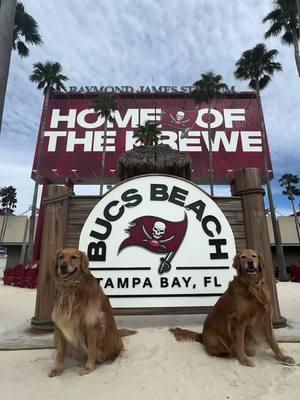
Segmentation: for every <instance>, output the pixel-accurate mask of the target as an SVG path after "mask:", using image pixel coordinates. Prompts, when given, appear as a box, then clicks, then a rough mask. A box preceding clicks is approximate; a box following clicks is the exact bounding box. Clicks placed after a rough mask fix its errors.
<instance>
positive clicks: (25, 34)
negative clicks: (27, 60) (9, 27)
mask: <svg viewBox="0 0 300 400" xmlns="http://www.w3.org/2000/svg"><path fill="white" fill-rule="evenodd" d="M25 43H26V44H31V45H36V46H38V45H41V44H42V43H43V41H42V38H41V35H40V33H39V26H38V24H37V22H36V20H35V19H34V18H33V17H32V16H31V15H30V14H28V13H27V12H26V11H25V8H24V5H23V4H22V3H21V2H19V1H18V2H17V6H16V15H15V27H14V31H13V44H12V46H13V49H14V50H17V51H18V54H19V55H20V56H21V57H27V56H28V55H29V48H28V47H27V46H26V44H25Z"/></svg>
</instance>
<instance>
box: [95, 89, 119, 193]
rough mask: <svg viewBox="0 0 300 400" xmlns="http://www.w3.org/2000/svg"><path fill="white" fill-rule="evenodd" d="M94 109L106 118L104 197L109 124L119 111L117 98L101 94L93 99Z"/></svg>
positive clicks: (103, 155)
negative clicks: (114, 114)
mask: <svg viewBox="0 0 300 400" xmlns="http://www.w3.org/2000/svg"><path fill="white" fill-rule="evenodd" d="M92 107H93V109H94V111H95V113H96V114H97V115H98V116H100V117H102V118H104V138H103V151H102V158H101V168H100V180H101V184H100V196H102V195H103V178H104V169H105V155H106V141H107V123H108V121H112V120H113V119H114V116H113V113H114V112H115V111H116V110H117V109H118V106H117V96H115V95H109V94H107V93H99V94H98V96H97V97H96V98H95V99H93V101H92Z"/></svg>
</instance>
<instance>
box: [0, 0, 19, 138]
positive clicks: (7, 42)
mask: <svg viewBox="0 0 300 400" xmlns="http://www.w3.org/2000/svg"><path fill="white" fill-rule="evenodd" d="M16 2H17V1H16V0H2V1H1V8H0V27H1V28H0V29H1V34H0V54H1V56H0V133H1V126H2V113H3V108H4V99H5V93H6V86H7V78H8V71H9V65H10V58H11V50H12V46H11V43H12V40H13V29H14V21H15V14H16Z"/></svg>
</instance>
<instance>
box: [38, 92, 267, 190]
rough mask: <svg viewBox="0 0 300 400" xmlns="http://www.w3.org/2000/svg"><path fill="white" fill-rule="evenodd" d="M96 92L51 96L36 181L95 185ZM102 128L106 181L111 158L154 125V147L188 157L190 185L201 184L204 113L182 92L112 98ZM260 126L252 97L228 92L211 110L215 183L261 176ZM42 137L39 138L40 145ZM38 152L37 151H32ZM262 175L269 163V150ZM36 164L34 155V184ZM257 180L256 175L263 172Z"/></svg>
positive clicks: (204, 175)
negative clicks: (246, 171)
mask: <svg viewBox="0 0 300 400" xmlns="http://www.w3.org/2000/svg"><path fill="white" fill-rule="evenodd" d="M95 96H96V94H94V93H93V94H76V93H72V94H63V93H56V94H54V95H52V98H51V99H50V100H49V104H48V107H47V112H46V115H45V116H44V115H42V118H44V117H45V118H46V124H45V130H44V144H43V149H42V153H41V157H40V168H39V170H40V176H41V177H42V178H43V179H49V180H50V181H51V182H53V183H64V182H65V180H66V178H67V179H69V180H71V181H72V182H74V183H75V184H78V183H99V177H100V165H101V157H102V154H103V139H104V119H103V118H101V117H98V116H97V115H96V114H95V112H94V111H93V108H92V99H93V98H94V97H95ZM113 117H114V119H113V121H112V122H109V123H108V128H107V145H106V162H105V173H104V179H105V182H106V183H114V182H116V181H117V165H118V157H119V156H120V155H121V154H123V153H124V152H125V151H127V150H130V149H132V148H133V146H135V139H133V134H134V131H135V129H136V128H137V126H138V125H139V124H141V125H143V124H144V123H145V121H148V120H149V121H155V122H156V123H157V124H159V127H160V129H161V131H162V134H161V142H162V143H165V144H168V145H169V146H171V147H172V148H174V149H177V150H179V151H181V152H184V153H187V154H188V155H189V156H190V157H191V159H192V170H193V180H194V181H195V182H197V183H208V176H209V171H208V165H209V163H208V148H209V139H208V109H207V105H206V104H205V103H200V104H196V103H195V101H194V100H193V99H192V98H191V97H190V95H189V94H187V93H185V94H184V93H182V94H181V93H176V94H170V93H169V94H159V93H157V94H145V93H143V94H141V93H140V94H139V93H132V94H119V95H118V110H117V111H116V112H115V113H114V115H113ZM261 120H262V115H260V112H259V107H258V103H257V99H256V97H255V95H254V93H252V92H241V93H230V94H226V95H225V96H224V98H222V99H216V100H215V101H213V103H212V106H211V132H212V135H211V137H212V154H213V170H214V171H213V175H214V180H215V182H216V183H228V182H230V181H231V180H232V179H233V178H234V174H235V170H236V169H238V168H246V167H258V168H260V169H261V171H263V156H262V137H261ZM40 139H41V131H40V132H39V140H40ZM37 149H38V145H37ZM268 159H269V170H270V171H271V169H272V168H271V161H270V156H269V151H268ZM36 165H37V150H36V155H35V160H34V165H33V174H32V176H33V178H35V170H36ZM262 175H263V174H262Z"/></svg>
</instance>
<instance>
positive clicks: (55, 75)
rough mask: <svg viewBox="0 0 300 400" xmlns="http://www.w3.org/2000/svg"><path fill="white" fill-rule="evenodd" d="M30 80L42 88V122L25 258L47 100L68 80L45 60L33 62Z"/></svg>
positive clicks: (31, 231)
mask: <svg viewBox="0 0 300 400" xmlns="http://www.w3.org/2000/svg"><path fill="white" fill-rule="evenodd" d="M29 79H30V80H31V82H35V83H37V84H38V85H37V88H38V89H44V91H43V93H44V106H43V113H42V116H43V117H42V118H43V119H42V122H41V129H40V132H41V136H40V140H39V147H38V152H37V162H36V177H35V185H34V192H33V198H32V206H31V207H32V208H31V215H30V224H29V238H28V242H29V246H28V254H27V259H28V260H29V259H31V258H32V255H33V237H34V226H35V217H36V203H37V195H38V188H39V182H40V179H41V176H40V172H39V171H40V164H41V157H42V150H43V146H44V131H45V127H46V115H47V110H48V102H49V98H50V94H51V92H52V91H53V90H56V91H60V90H64V91H66V88H65V86H64V84H63V82H64V81H66V80H68V79H69V78H67V77H66V76H65V75H63V74H62V66H61V65H60V63H58V62H50V61H47V62H46V63H45V64H42V63H41V62H38V63H35V64H33V71H32V74H31V75H30V76H29Z"/></svg>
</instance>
